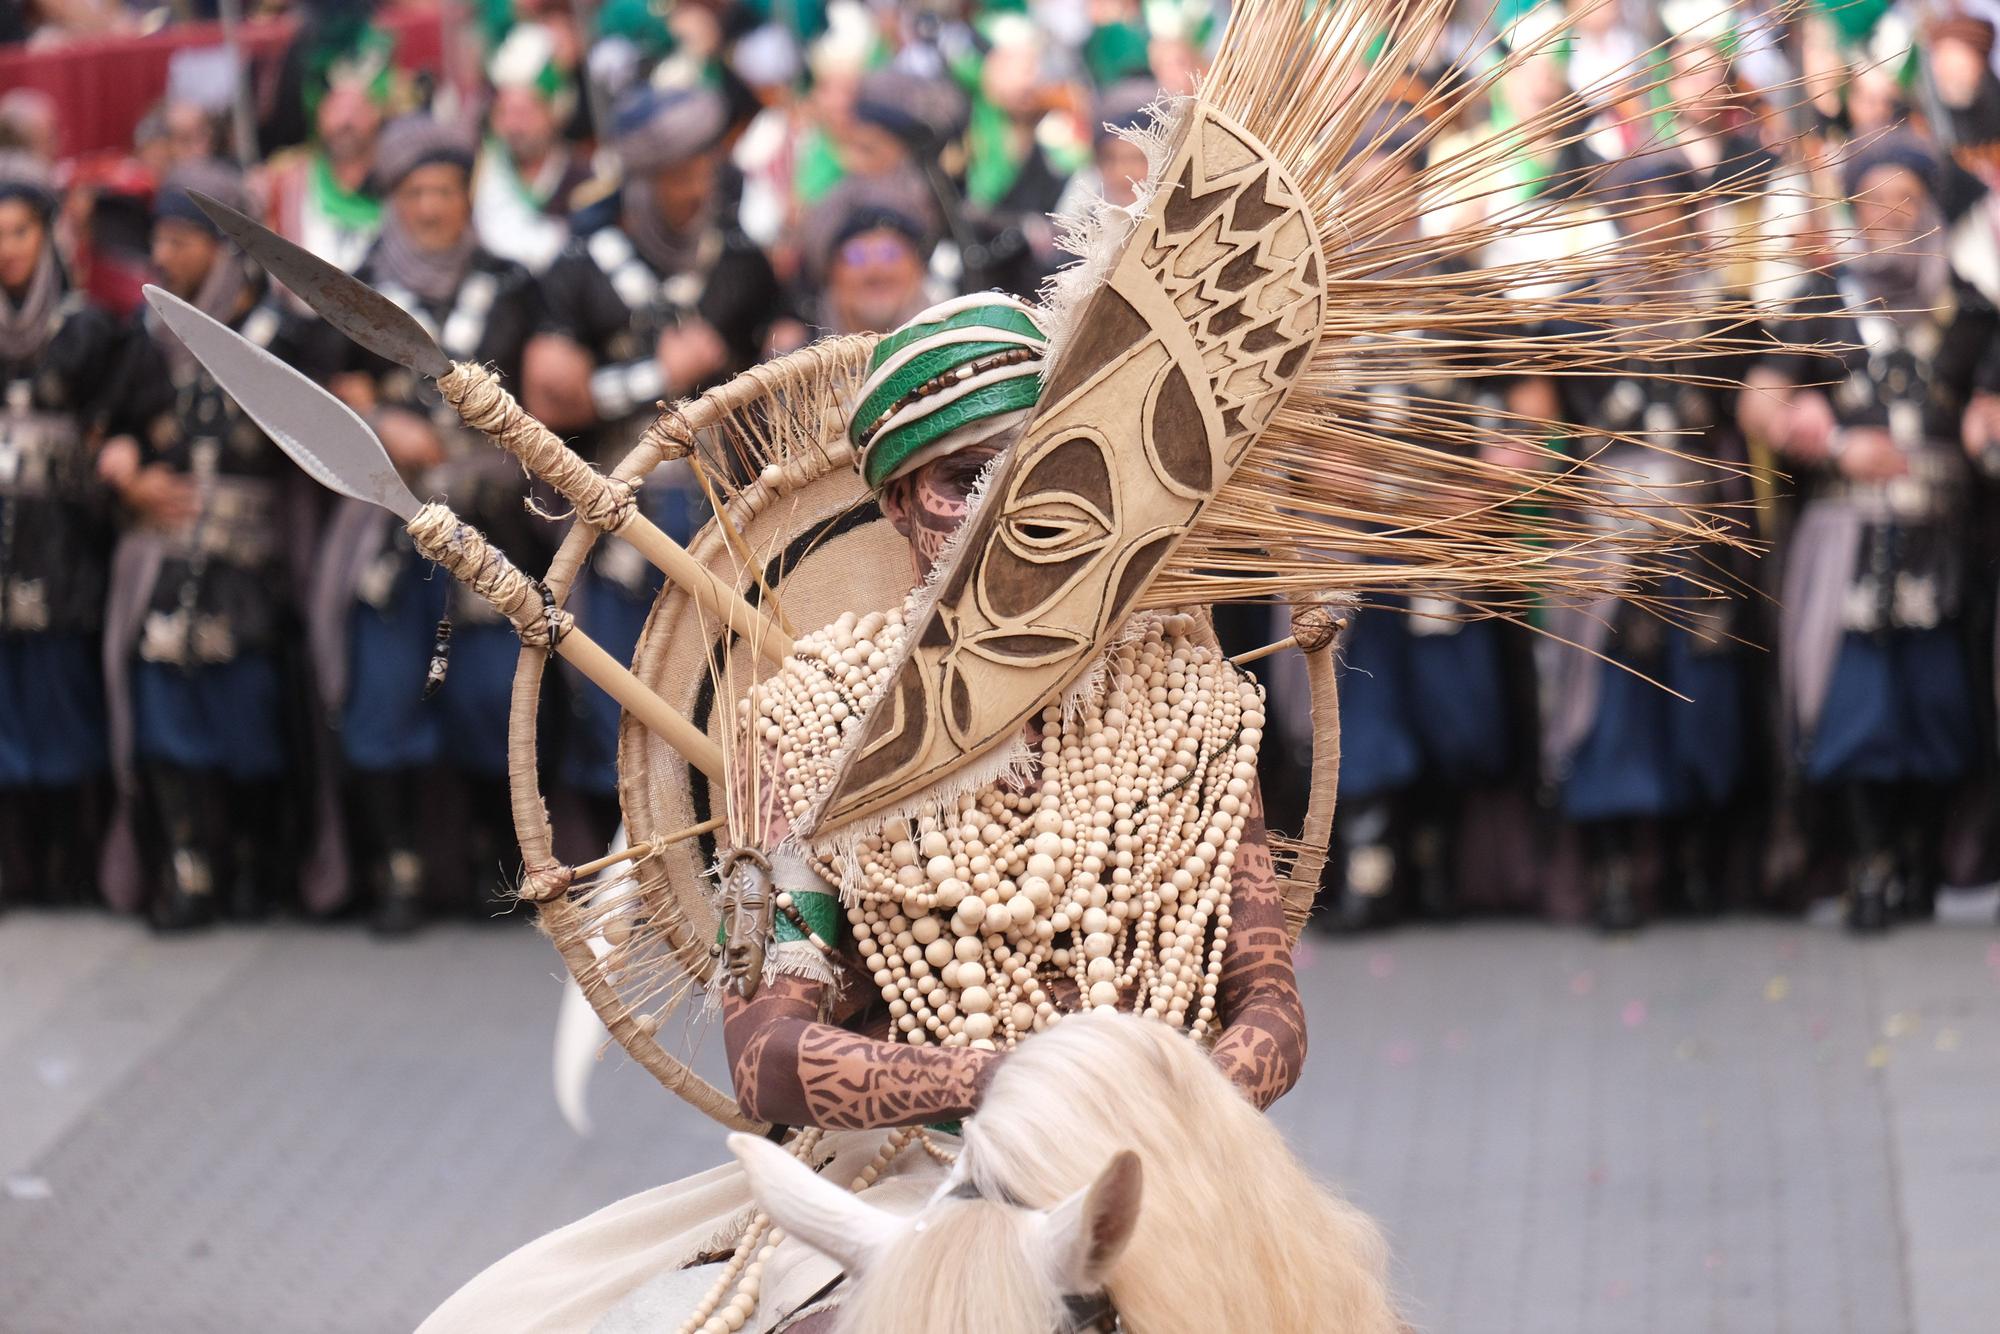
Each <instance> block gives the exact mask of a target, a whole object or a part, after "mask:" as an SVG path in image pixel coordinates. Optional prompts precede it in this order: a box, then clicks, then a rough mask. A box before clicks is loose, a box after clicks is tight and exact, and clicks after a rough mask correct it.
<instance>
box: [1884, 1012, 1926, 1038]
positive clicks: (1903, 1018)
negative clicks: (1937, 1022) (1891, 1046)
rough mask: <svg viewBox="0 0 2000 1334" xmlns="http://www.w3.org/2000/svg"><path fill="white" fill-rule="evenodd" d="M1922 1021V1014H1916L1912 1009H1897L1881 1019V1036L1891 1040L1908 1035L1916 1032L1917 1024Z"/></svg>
mask: <svg viewBox="0 0 2000 1334" xmlns="http://www.w3.org/2000/svg"><path fill="white" fill-rule="evenodd" d="M1922 1023H1923V1018H1922V1016H1920V1015H1918V1014H1917V1013H1916V1012H1915V1011H1914V1010H1898V1011H1896V1012H1895V1013H1894V1014H1892V1015H1890V1016H1889V1017H1888V1018H1887V1019H1884V1020H1883V1021H1882V1036H1883V1037H1885V1038H1888V1039H1890V1040H1891V1041H1894V1040H1895V1039H1897V1038H1901V1037H1908V1036H1909V1035H1910V1034H1912V1033H1914V1032H1916V1031H1917V1028H1918V1026H1919V1025H1920V1024H1922Z"/></svg>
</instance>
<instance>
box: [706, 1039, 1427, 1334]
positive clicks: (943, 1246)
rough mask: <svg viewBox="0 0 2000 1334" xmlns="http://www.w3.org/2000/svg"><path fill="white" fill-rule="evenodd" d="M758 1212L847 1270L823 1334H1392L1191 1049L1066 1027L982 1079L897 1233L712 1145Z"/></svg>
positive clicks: (1326, 1206) (1299, 1192) (1333, 1207)
mask: <svg viewBox="0 0 2000 1334" xmlns="http://www.w3.org/2000/svg"><path fill="white" fill-rule="evenodd" d="M729 1145H730V1148H731V1149H732V1150H734V1151H735V1153H736V1156H737V1158H738V1159H739V1160H741V1162H742V1163H743V1166H744V1168H745V1169H746V1170H747V1171H748V1173H749V1175H750V1183H751V1188H752V1190H753V1191H754V1192H755V1194H756V1196H757V1199H758V1202H759V1204H761V1205H762V1207H763V1208H764V1210H765V1211H766V1212H767V1213H769V1214H770V1215H771V1217H772V1218H773V1219H774V1220H775V1221H776V1222H777V1223H778V1224H779V1225H780V1226H782V1227H783V1228H785V1229H786V1230H787V1231H788V1232H790V1233H791V1234H792V1235H794V1236H796V1237H798V1238H800V1239H801V1240H803V1241H805V1242H806V1243H808V1244H809V1245H811V1246H813V1247H815V1248H817V1249H818V1250H820V1251H823V1252H825V1253H826V1254H827V1255H828V1256H830V1257H831V1258H833V1259H834V1260H836V1261H838V1262H839V1263H840V1264H841V1265H842V1266H843V1267H844V1268H845V1269H846V1271H847V1277H848V1283H849V1286H850V1290H849V1292H848V1294H847V1297H846V1299H845V1301H844V1302H843V1304H842V1306H841V1308H840V1315H839V1321H838V1324H837V1326H836V1328H837V1330H838V1331H840V1332H841V1334H849V1332H852V1334H859V1332H860V1331H867V1334H905V1332H906V1331H907V1332H908V1334H932V1332H933V1331H937V1330H953V1331H958V1332H959V1334H1062V1332H1063V1331H1068V1330H1075V1329H1090V1328H1095V1327H1096V1326H1094V1325H1093V1324H1092V1323H1091V1321H1092V1320H1093V1319H1094V1318H1096V1317H1097V1316H1098V1314H1099V1312H1097V1311H1094V1310H1092V1306H1093V1301H1092V1299H1093V1298H1098V1297H1100V1296H1101V1297H1108V1299H1109V1301H1110V1304H1111V1305H1112V1306H1114V1307H1115V1308H1116V1310H1117V1312H1118V1315H1119V1318H1120V1319H1121V1320H1122V1321H1123V1327H1124V1328H1126V1329H1128V1330H1133V1331H1138V1332H1139V1334H1175V1332H1177V1331H1183V1330H1185V1331H1189V1332H1190V1334H1193V1332H1194V1331H1200V1332H1201V1334H1214V1332H1215V1331H1220V1330H1243V1331H1247V1332H1249V1331H1254V1332H1255V1334H1293V1332H1294V1331H1297V1332H1299V1334H1304V1332H1305V1331H1316V1332H1317V1334H1394V1332H1395V1331H1398V1330H1401V1329H1403V1328H1404V1326H1403V1325H1402V1323H1401V1321H1400V1320H1399V1319H1398V1317H1397V1316H1396V1313H1395V1310H1394V1306H1393V1304H1392V1302H1391V1299H1390V1296H1389V1290H1388V1284H1387V1281H1386V1278H1385V1270H1386V1268H1387V1248H1386V1246H1385V1245H1384V1243H1383V1240H1382V1236H1381V1233H1380V1232H1379V1231H1378V1230H1377V1228H1376V1227H1375V1224H1374V1223H1373V1222H1372V1221H1371V1220H1370V1219H1369V1218H1368V1217H1367V1216H1366V1215H1365V1214H1363V1213H1362V1212H1361V1211H1360V1210H1358V1209H1356V1208H1355V1207H1354V1206H1352V1205H1350V1204H1348V1203H1346V1202H1345V1201H1343V1200H1341V1199H1339V1198H1337V1197H1336V1196H1334V1195H1333V1194H1331V1193H1330V1192H1328V1191H1327V1190H1325V1189H1323V1188H1322V1187H1320V1186H1319V1185H1317V1184H1316V1183H1315V1182H1314V1181H1313V1180H1312V1179H1311V1177H1310V1176H1308V1175H1307V1173H1306V1171H1305V1169H1304V1168H1303V1167H1302V1166H1301V1165H1300V1164H1299V1162H1298V1160H1297V1159H1296V1158H1295V1157H1293V1155H1292V1153H1291V1150H1290V1149H1288V1148H1287V1147H1286V1145H1285V1142H1284V1140H1283V1138H1282V1137H1281V1136H1280V1135H1279V1134H1278V1132H1277V1130H1276V1129H1275V1128H1274V1127H1273V1126H1272V1125H1271V1124H1270V1123H1269V1122H1268V1121H1267V1120H1265V1118H1264V1116H1263V1115H1262V1114H1261V1113H1259V1112H1258V1111H1257V1110H1256V1108H1254V1107H1252V1106H1251V1105H1250V1104H1249V1103H1248V1102H1247V1101H1245V1100H1244V1098H1243V1097H1242V1095H1241V1094H1239V1093H1238V1092H1237V1090H1236V1088H1235V1087H1234V1086H1233V1085H1232V1084H1231V1083H1230V1082H1229V1080H1228V1079H1227V1078H1226V1077H1225V1076H1224V1075H1223V1074H1222V1073H1221V1071H1219V1070H1217V1069H1216V1068H1215V1066H1214V1065H1213V1064H1212V1063H1211V1062H1210V1061H1209V1059H1208V1057H1207V1056H1206V1054H1204V1053H1203V1052H1202V1050H1201V1049H1200V1048H1198V1047H1197V1046H1196V1045H1195V1044H1194V1043H1193V1042H1192V1041H1191V1040H1189V1039H1188V1038H1187V1037H1185V1036H1183V1035H1182V1034H1181V1033H1179V1032H1177V1031H1175V1030H1173V1029H1171V1028H1168V1027H1167V1026H1166V1025H1165V1024H1162V1023H1159V1022H1157V1021H1154V1020H1147V1019H1140V1018H1135V1017H1133V1016H1130V1015H1111V1014H1106V1013H1104V1012H1101V1011H1100V1012H1095V1013H1087V1014H1082V1015H1077V1016H1073V1017H1071V1018H1069V1019H1066V1020H1064V1021H1063V1022H1061V1023H1059V1024H1057V1025H1056V1026H1055V1027H1054V1028H1052V1029H1050V1030H1049V1031H1048V1032H1047V1033H1044V1034H1041V1035H1039V1036H1037V1037H1034V1038H1032V1039H1031V1040H1029V1041H1027V1042H1025V1043H1023V1044H1022V1045H1021V1047H1020V1049H1019V1050H1017V1051H1016V1052H1014V1053H1013V1054H1012V1055H1011V1056H1009V1057H1008V1058H1007V1059H1006V1060H1005V1061H1003V1062H1001V1063H1000V1066H999V1068H998V1069H997V1070H996V1071H995V1072H994V1075H993V1079H992V1082H991V1083H990V1084H989V1085H988V1088H987V1091H986V1096H985V1098H984V1100H983V1101H982V1102H981V1104H980V1108H979V1114H978V1115H977V1116H975V1117H973V1118H972V1119H971V1120H969V1121H968V1122H967V1123H966V1126H965V1147H964V1150H963V1151H962V1152H961V1154H960V1155H959V1159H958V1163H957V1165H956V1166H955V1167H954V1168H953V1170H952V1172H951V1175H950V1177H949V1179H948V1180H947V1181H946V1183H945V1185H944V1186H943V1187H942V1188H941V1189H940V1190H939V1192H938V1193H937V1194H936V1195H935V1196H934V1197H933V1198H932V1199H931V1201H930V1202H929V1203H928V1204H927V1205H926V1206H925V1207H924V1208H923V1209H922V1210H921V1211H920V1212H918V1213H917V1214H915V1215H913V1216H910V1217H902V1216H899V1215H896V1214H892V1213H888V1212H886V1211H884V1210H882V1209H879V1208H877V1207H875V1206H873V1205H871V1204H868V1203H866V1202H864V1201H862V1200H860V1199H857V1198H856V1197H855V1196H853V1195H852V1194H850V1193H849V1192H847V1191H845V1190H843V1189H841V1188H840V1187H839V1186H838V1185H836V1184H835V1183H833V1182H830V1181H827V1180H825V1179H824V1178H822V1177H820V1176H819V1175H817V1174H816V1173H814V1172H813V1171H812V1170H811V1169H810V1168H808V1167H807V1166H806V1165H805V1164H803V1163H801V1162H800V1161H799V1160H798V1159H796V1158H794V1157H792V1156H791V1155H790V1154H788V1153H786V1152H785V1151H784V1150H782V1149H780V1148H779V1147H777V1146H776V1145H774V1144H772V1143H770V1142H769V1141H767V1140H762V1139H758V1138H756V1137H754V1136H749V1135H732V1136H730V1139H729Z"/></svg>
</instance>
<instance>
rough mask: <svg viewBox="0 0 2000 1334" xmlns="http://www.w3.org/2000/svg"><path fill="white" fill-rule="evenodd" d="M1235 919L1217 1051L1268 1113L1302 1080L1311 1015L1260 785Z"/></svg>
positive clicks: (1233, 907) (1248, 825)
mask: <svg viewBox="0 0 2000 1334" xmlns="http://www.w3.org/2000/svg"><path fill="white" fill-rule="evenodd" d="M1229 916H1230V925H1229V948H1228V950H1227V951H1226V952H1225V953H1224V955H1223V960H1222V984H1221V995H1220V997H1219V999H1220V1001H1221V1007H1220V1008H1221V1013H1222V1017H1223V1021H1224V1023H1225V1024H1226V1027H1225V1028H1224V1029H1223V1030H1222V1036H1221V1037H1219V1038H1217V1039H1216V1042H1215V1047H1214V1049H1213V1050H1212V1051H1211V1053H1210V1054H1211V1055H1212V1056H1213V1057H1214V1059H1215V1063H1216V1064H1217V1065H1219V1066H1221V1067H1222V1070H1223V1073H1224V1074H1226V1075H1228V1076H1229V1078H1230V1079H1231V1080H1233V1081H1234V1082H1235V1084H1236V1086H1237V1087H1238V1088H1240V1089H1242V1090H1243V1093H1244V1095H1245V1096H1246V1097H1248V1098H1249V1099H1250V1101H1252V1102H1254V1103H1256V1104H1257V1106H1258V1107H1260V1108H1266V1107H1269V1106H1270V1105H1271V1104H1272V1103H1274V1102H1276V1101H1277V1100H1278V1099H1279V1098H1281V1097H1283V1096H1284V1095H1285V1093H1286V1092H1288V1091H1289V1090H1290V1089H1291V1087H1292V1085H1294V1084H1296V1083H1297V1082H1298V1080H1299V1071H1300V1070H1301V1069H1302V1068H1303V1067H1304V1066H1305V1060H1306V1016H1305V1008H1304V1006H1302V1005H1301V1004H1300V1002H1299V988H1298V981H1297V979H1296V978H1295V977H1294V976H1293V975H1292V943H1291V937H1290V935H1289V933H1287V932H1286V930H1285V905H1284V900H1283V899H1282V898H1281V897H1280V896H1279V893H1278V878H1277V873H1276V871H1275V870H1274V869H1273V867H1272V865H1271V843H1270V838H1269V833H1268V831H1267V830H1266V829H1265V827H1264V794H1263V792H1262V790H1261V789H1257V788H1253V789H1252V790H1251V798H1250V815H1249V818H1248V819H1247V820H1245V821H1244V824H1243V837H1242V840H1241V841H1240V842H1238V843H1237V845H1236V865H1235V867H1234V876H1233V877H1232V879H1231V882H1230V905H1229Z"/></svg>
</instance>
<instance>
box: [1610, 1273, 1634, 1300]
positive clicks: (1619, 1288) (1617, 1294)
mask: <svg viewBox="0 0 2000 1334" xmlns="http://www.w3.org/2000/svg"><path fill="white" fill-rule="evenodd" d="M1604 1295H1605V1297H1607V1298H1608V1299H1610V1300H1611V1301H1614V1302H1622V1301H1624V1300H1625V1299H1626V1298H1627V1297H1630V1296H1631V1295H1632V1284H1631V1282H1630V1280H1627V1279H1622V1278H1614V1279H1612V1280H1611V1281H1610V1282H1609V1283H1607V1284H1605V1285H1604Z"/></svg>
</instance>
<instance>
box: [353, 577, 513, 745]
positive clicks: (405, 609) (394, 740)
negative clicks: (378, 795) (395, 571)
mask: <svg viewBox="0 0 2000 1334" xmlns="http://www.w3.org/2000/svg"><path fill="white" fill-rule="evenodd" d="M450 591H451V580H450V577H449V576H447V575H445V574H444V573H443V572H441V571H434V570H433V569H432V567H431V566H430V565H429V564H427V563H415V562H413V563H412V564H411V566H410V567H409V568H408V569H406V570H405V571H404V572H403V573H402V575H401V576H400V577H399V578H398V579H397V581H396V587H395V590H394V592H393V593H392V594H391V596H390V599H389V602H388V605H386V606H383V607H374V606H370V605H368V604H366V603H356V604H355V606H354V608H353V610H352V611H351V612H350V613H349V617H348V675H347V680H348V688H347V701H346V703H345V704H344V705H343V706H342V709H341V716H340V744H341V753H342V755H343V756H344V757H345V759H346V761H347V764H348V767H349V768H351V769H357V770H364V771H381V770H389V769H409V768H416V767H418V766H422V765H429V764H436V763H440V762H443V763H448V764H450V765H451V766H452V767H453V768H455V769H460V770H463V771H465V772H468V773H473V774H477V775H479V776H481V777H486V778H499V777H503V776H505V774H506V772H507V708H508V703H509V700H510V698H511V695H512V691H513V682H514V667H515V664H516V662H517V661H518V657H519V653H520V647H521V641H520V640H519V639H518V638H516V637H515V634H514V631H513V628H512V627H511V626H507V625H504V624H499V623H484V622H482V623H478V624H472V625H467V624H463V623H457V624H454V625H453V627H452V637H451V665H450V670H449V671H448V672H447V673H446V675H445V684H444V688H443V689H442V690H440V691H439V692H438V693H437V694H436V695H435V696H434V697H432V698H431V699H428V700H427V699H425V698H424V679H425V677H426V676H427V675H428V674H429V672H430V661H431V649H432V647H433V646H434V644H435V643H436V639H437V623H438V618H439V617H440V616H442V615H443V614H444V609H445V603H446V599H447V597H448V596H449V594H450Z"/></svg>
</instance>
